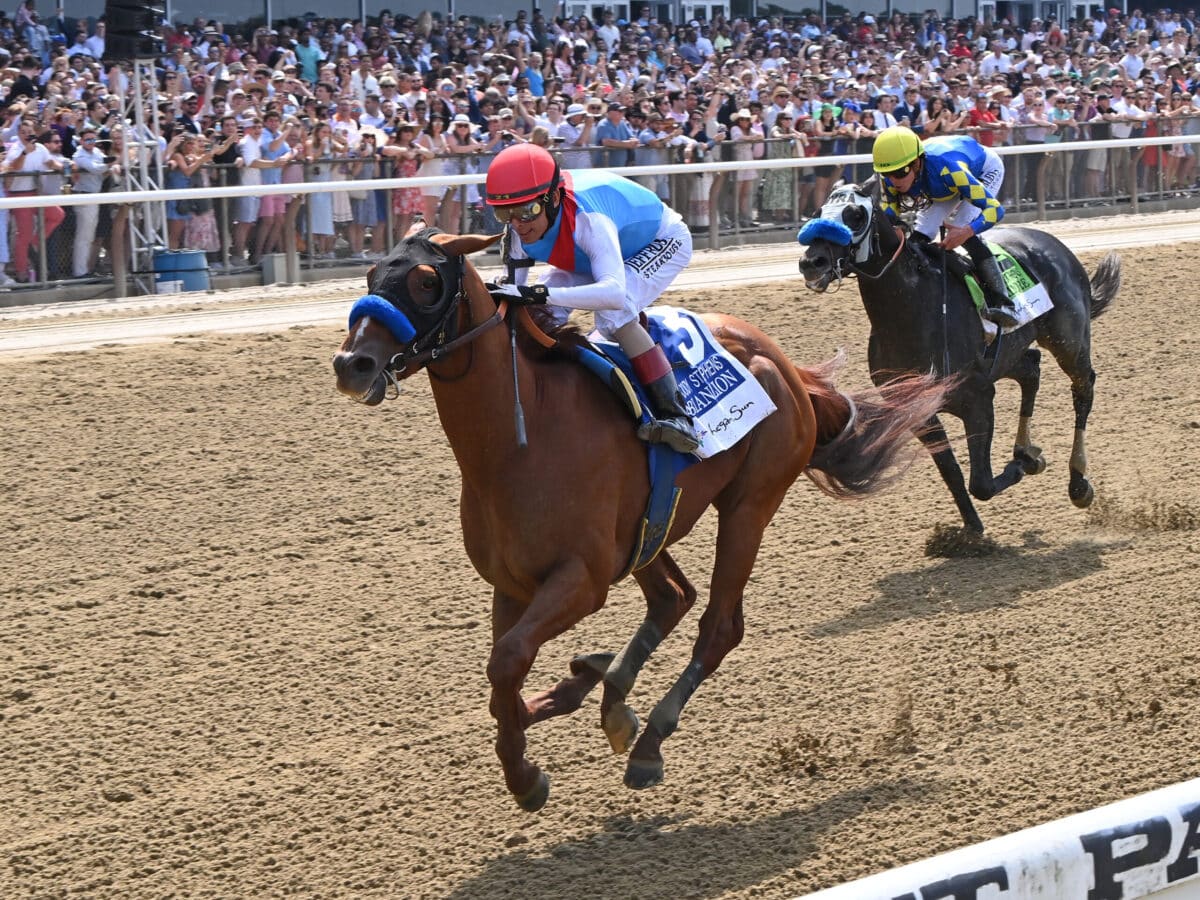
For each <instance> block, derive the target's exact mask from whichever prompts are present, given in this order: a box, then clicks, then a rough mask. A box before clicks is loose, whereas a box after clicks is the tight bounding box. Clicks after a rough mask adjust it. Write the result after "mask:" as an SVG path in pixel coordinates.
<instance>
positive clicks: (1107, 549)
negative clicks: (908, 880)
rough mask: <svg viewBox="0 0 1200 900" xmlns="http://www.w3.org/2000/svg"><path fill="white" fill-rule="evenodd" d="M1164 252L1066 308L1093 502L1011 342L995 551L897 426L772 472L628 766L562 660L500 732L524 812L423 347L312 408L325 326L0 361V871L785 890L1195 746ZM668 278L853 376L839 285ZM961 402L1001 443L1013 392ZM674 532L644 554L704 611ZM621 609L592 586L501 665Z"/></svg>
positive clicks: (1170, 259)
mask: <svg viewBox="0 0 1200 900" xmlns="http://www.w3.org/2000/svg"><path fill="white" fill-rule="evenodd" d="M1197 246H1198V245H1196V244H1191V245H1180V246H1175V247H1162V248H1158V249H1154V250H1137V251H1129V252H1126V253H1125V254H1124V258H1125V286H1124V289H1123V290H1122V292H1121V294H1120V296H1119V297H1118V299H1117V302H1116V304H1115V307H1114V308H1113V309H1112V310H1111V311H1110V312H1109V313H1108V314H1106V315H1105V317H1104V318H1102V319H1101V320H1099V321H1098V322H1097V323H1096V327H1095V338H1094V347H1095V351H1094V355H1095V360H1096V368H1097V370H1098V372H1099V381H1098V392H1097V402H1096V406H1095V410H1094V413H1093V416H1092V420H1091V428H1090V431H1089V435H1090V445H1089V449H1090V462H1091V473H1092V475H1093V477H1094V482H1095V484H1096V489H1097V497H1098V500H1097V505H1096V507H1094V509H1093V511H1092V512H1091V513H1084V512H1081V511H1079V510H1076V509H1075V508H1074V507H1073V506H1072V505H1071V504H1070V503H1069V501H1068V500H1067V471H1066V462H1067V455H1068V452H1069V449H1070V439H1071V430H1072V414H1071V411H1070V407H1071V404H1070V395H1069V391H1068V388H1067V383H1066V379H1065V378H1064V376H1063V375H1062V374H1061V372H1060V371H1059V370H1058V369H1057V368H1056V367H1055V366H1054V364H1053V363H1052V362H1051V361H1050V360H1049V357H1048V356H1047V357H1046V358H1045V362H1044V365H1043V382H1042V392H1041V396H1040V399H1039V405H1038V411H1037V416H1036V419H1035V423H1034V440H1035V442H1037V443H1039V444H1040V445H1041V446H1043V447H1044V448H1045V450H1046V455H1047V458H1048V459H1049V461H1050V467H1049V469H1048V470H1047V471H1046V472H1045V474H1043V475H1040V476H1038V477H1036V478H1029V479H1026V480H1025V481H1024V482H1023V483H1021V484H1019V485H1017V486H1016V487H1015V488H1014V489H1013V490H1012V491H1010V492H1009V493H1008V494H1005V495H1002V496H1001V497H999V498H997V499H996V500H994V501H992V502H990V503H987V504H981V506H980V511H981V514H982V516H983V518H984V521H985V522H986V523H987V525H988V528H989V534H990V535H991V536H992V537H994V538H995V539H996V540H997V541H999V542H1000V544H1001V545H1002V548H1003V552H1001V553H999V554H997V555H994V556H990V557H986V558H980V559H954V560H947V559H930V558H926V557H925V556H924V554H923V547H924V544H925V541H926V539H927V538H928V537H929V536H930V534H931V533H932V531H933V528H934V526H935V525H936V524H937V523H947V524H950V523H956V522H957V517H956V515H955V513H954V509H953V506H952V504H951V501H950V497H949V494H948V493H947V492H946V491H945V489H944V488H943V487H942V485H941V482H940V480H939V479H938V478H937V475H936V472H935V471H934V468H933V466H932V464H931V463H930V462H929V461H928V460H927V459H925V458H921V459H920V460H919V461H918V462H917V464H916V465H915V466H914V468H913V469H912V471H910V472H909V474H908V475H907V477H906V478H905V479H904V480H903V481H902V482H901V483H900V484H899V486H898V487H897V488H896V489H893V490H892V491H891V492H889V493H887V494H885V495H883V496H881V497H878V498H876V499H873V500H871V501H868V502H865V503H861V504H839V503H837V502H835V501H833V500H830V499H828V498H825V497H823V496H822V495H820V494H819V493H818V492H817V491H816V490H815V489H814V488H813V487H812V486H811V485H809V484H808V483H807V481H805V480H801V481H800V482H798V483H797V485H796V487H795V488H794V489H793V490H792V492H791V494H790V495H789V497H788V500H787V502H786V503H785V505H784V507H783V509H782V510H781V511H780V514H779V515H778V516H777V517H776V519H775V522H774V524H773V525H772V527H771V528H770V530H769V531H768V533H767V541H766V543H765V545H764V547H763V550H762V553H761V556H760V559H759V563H758V567H757V569H756V572H755V575H754V578H753V579H752V582H751V585H750V588H749V592H748V596H747V601H746V623H747V626H746V637H745V641H744V642H743V644H742V645H741V646H740V647H739V648H738V649H737V650H736V651H734V653H732V654H731V655H730V657H729V659H728V660H727V661H726V665H725V667H724V668H723V669H722V670H721V671H720V672H718V673H717V674H716V675H715V676H714V677H713V678H711V679H710V680H709V681H708V682H706V683H705V684H704V685H703V686H702V688H701V690H700V691H699V692H698V693H697V694H696V696H695V697H694V698H693V700H692V701H691V703H690V704H689V705H688V707H687V709H686V710H685V712H684V716H683V719H682V722H681V725H680V728H679V731H678V732H677V733H676V734H675V735H674V736H673V737H672V738H671V739H670V740H669V741H668V742H667V744H666V745H665V753H666V763H667V770H666V782H665V783H664V784H663V785H662V786H661V787H658V788H655V789H653V790H650V791H646V792H641V793H634V792H631V791H629V790H627V789H626V788H624V787H623V786H622V784H621V775H622V772H623V769H624V760H623V759H622V758H617V757H613V756H612V755H611V754H610V753H609V752H608V748H607V747H608V745H607V742H606V741H605V739H604V737H603V735H602V734H601V732H600V731H599V728H598V723H597V720H598V706H599V700H598V692H597V693H596V694H594V695H593V696H591V697H589V698H588V701H587V702H586V703H585V705H584V708H583V709H581V710H580V711H579V712H578V713H576V714H575V715H574V716H572V717H570V718H566V719H557V720H553V721H551V722H548V723H545V724H542V725H539V726H536V727H535V728H534V729H532V730H531V732H530V735H529V738H530V742H529V753H530V758H531V759H533V760H535V761H536V762H538V763H540V764H541V765H542V766H543V767H544V768H545V769H546V770H547V772H548V773H549V775H550V777H551V781H552V787H551V794H550V800H549V803H548V804H547V806H546V808H545V809H544V810H543V812H542V813H540V814H538V815H534V816H531V815H528V814H525V813H523V812H521V811H520V810H519V809H518V808H517V807H516V805H515V804H514V803H513V802H512V800H511V799H510V798H509V796H508V794H507V793H506V791H505V790H504V786H503V782H502V780H501V777H500V772H499V766H498V763H497V761H496V759H495V756H494V754H493V751H492V740H493V726H492V721H491V719H490V717H489V715H488V711H487V683H486V678H485V674H484V668H485V664H486V659H487V647H488V643H489V640H488V635H489V631H488V605H489V600H490V592H489V591H488V590H487V588H486V586H485V585H483V584H482V583H481V582H480V581H479V580H478V578H477V576H476V575H475V573H474V572H473V570H472V569H471V568H470V566H469V564H468V563H467V560H466V558H465V555H464V553H463V550H462V546H461V542H460V536H459V531H458V516H457V509H456V506H457V495H458V473H457V470H456V468H455V465H454V462H453V459H452V457H451V455H450V453H449V451H448V447H447V444H446V441H445V439H444V437H443V435H442V433H441V431H440V429H439V427H438V424H437V420H436V417H435V414H434V412H433V407H432V402H431V398H430V393H429V388H428V383H427V381H426V378H425V376H423V375H422V376H419V377H417V378H415V379H413V380H412V381H411V383H410V386H409V387H408V388H407V390H406V393H405V395H404V396H403V398H402V399H401V400H399V401H398V402H395V403H389V404H385V405H384V406H383V407H381V408H378V409H375V410H369V409H366V408H363V407H360V406H357V405H355V404H353V403H351V402H349V401H347V400H346V399H345V398H343V397H341V396H340V395H338V394H336V393H335V391H334V385H333V377H332V372H331V370H330V366H329V359H330V356H331V354H332V353H333V351H334V349H335V348H336V346H337V344H338V343H339V342H340V340H341V336H342V335H341V333H340V331H339V330H338V329H336V328H332V327H330V328H300V329H294V330H292V331H288V332H284V333H271V334H261V335H197V336H193V337H189V338H186V339H180V340H176V341H174V342H172V343H163V344H154V345H145V346H132V347H126V346H121V347H101V348H99V349H96V350H92V351H89V352H86V353H82V354H63V355H45V356H41V357H29V356H25V357H19V358H5V359H3V360H0V379H2V381H3V384H4V386H5V388H4V391H3V393H2V394H0V417H2V421H3V422H4V430H5V437H6V440H5V442H4V452H3V455H2V457H0V466H2V473H0V483H2V484H3V494H2V499H0V527H2V528H3V535H4V538H3V542H4V546H3V553H2V554H0V598H2V603H0V807H2V808H3V810H4V812H3V814H2V815H0V896H4V897H16V896H26V895H29V896H57V895H60V894H68V893H73V894H80V895H83V896H88V897H122V898H124V897H165V896H220V897H258V896H278V895H284V894H292V895H301V896H312V897H321V898H329V897H338V896H353V897H361V896H380V897H403V898H410V897H411V898H420V897H439V898H440V897H452V898H459V900H465V898H495V897H513V898H562V897H571V896H587V897H594V898H649V897H663V898H668V897H669V898H681V897H702V898H725V897H769V898H782V897H789V896H794V895H796V894H799V893H802V892H806V891H808V890H813V889H817V888H820V887H825V886H829V885H832V884H835V883H839V882H841V881H845V880H848V879H851V878H854V877H858V876H861V875H866V874H869V873H871V872H874V871H877V870H880V869H884V868H888V867H891V866H894V865H898V864H900V863H904V862H907V861H911V860H914V859H919V858H922V857H925V856H928V855H931V854H933V853H936V852H940V851H943V850H947V849H950V848H953V847H957V846H961V845H964V844H968V843H973V842H976V841H980V840H983V839H986V838H989V837H993V836H996V835H999V834H1002V833H1005V832H1009V831H1013V830H1016V829H1018V828H1022V827H1025V826H1028V825H1032V824H1035V823H1038V822H1044V821H1047V820H1050V819H1053V818H1057V817H1060V816H1063V815H1066V814H1069V813H1072V812H1076V811H1079V810H1082V809H1087V808H1091V807H1094V806H1098V805H1100V804H1103V803H1106V802H1109V801H1113V800H1117V799H1120V798H1123V797H1126V796H1130V795H1132V794H1135V793H1139V792H1141V791H1145V790H1149V789H1152V788H1155V787H1159V786H1162V785H1166V784H1170V783H1173V782H1176V781H1180V780H1183V779H1185V778H1191V777H1195V776H1197V775H1200V755H1198V754H1197V753H1196V743H1195V741H1196V735H1197V734H1198V733H1200V681H1198V678H1200V666H1198V665H1197V664H1198V662H1200V643H1198V642H1197V638H1196V621H1197V618H1198V614H1200V599H1198V595H1200V590H1198V589H1197V583H1196V572H1197V569H1198V564H1200V532H1198V531H1197V530H1196V527H1197V524H1198V516H1200V479H1198V475H1200V446H1198V444H1200V400H1198V399H1197V396H1198V395H1197V390H1196V386H1195V365H1196V358H1197V354H1198V353H1200V330H1198V328H1197V325H1196V315H1197V307H1196V299H1195V285H1196V283H1197V280H1198V279H1200V264H1198V263H1197V262H1196V255H1197ZM1096 259H1097V254H1087V255H1086V257H1085V262H1086V263H1087V264H1088V267H1089V270H1090V269H1091V268H1092V267H1093V266H1094V265H1095V262H1096ZM309 290H313V289H311V288H310V289H309ZM672 299H673V300H674V301H675V302H683V303H684V305H688V306H690V307H692V308H695V309H699V310H706V309H718V308H719V309H725V310H730V311H735V312H737V313H738V314H740V315H742V316H743V317H744V318H747V319H749V320H751V321H753V322H755V323H757V324H760V325H762V326H763V327H764V328H765V329H766V330H767V331H768V332H770V333H771V334H773V335H775V336H776V337H778V338H779V339H780V341H781V343H782V344H783V346H784V347H785V348H786V349H787V350H788V351H789V352H790V354H791V356H792V358H793V359H795V360H797V361H799V362H802V363H805V362H806V363H813V362H817V361H819V360H821V359H824V358H827V357H828V356H830V355H832V353H833V352H834V351H835V349H836V348H837V347H838V346H845V347H846V348H847V350H848V351H849V354H850V363H849V366H848V367H847V369H846V371H845V372H844V374H843V378H842V383H843V384H846V385H852V386H862V385H863V384H865V383H866V381H867V379H866V374H865V358H866V336H867V331H866V318H865V315H864V313H863V312H862V308H861V306H860V304H859V302H858V297H857V291H856V290H855V289H854V288H853V286H852V285H851V286H849V288H848V289H847V290H844V291H843V292H842V293H840V294H835V295H826V296H817V295H813V294H809V293H808V292H806V291H805V290H804V289H803V286H802V285H801V284H800V282H799V280H798V279H797V280H794V281H790V282H786V283H778V284H773V285H769V286H765V287H754V288H747V289H742V290H739V291H737V292H736V293H732V294H731V293H729V292H725V293H723V292H721V291H712V292H711V293H704V294H697V295H695V296H684V297H676V298H672ZM348 304H349V300H347V305H348ZM997 408H998V410H999V414H998V425H997V442H996V443H997V453H998V454H1002V455H1006V453H1007V448H1008V447H1009V446H1010V444H1011V439H1012V433H1013V429H1014V427H1015V424H1016V408H1017V392H1016V388H1015V386H1014V385H1012V384H1011V383H1005V384H1004V385H1003V386H1002V387H1001V391H1000V396H999V398H998V401H997ZM959 449H960V451H961V449H962V448H961V442H960V445H959ZM960 455H962V454H961V453H960ZM580 477H581V478H586V477H595V473H589V472H581V473H580ZM712 524H713V523H712V522H711V521H710V520H708V519H706V520H705V521H703V522H702V523H701V525H700V527H699V528H698V529H697V530H696V532H695V533H693V535H692V536H691V537H690V538H688V539H687V540H686V541H685V542H684V543H683V544H682V545H679V546H678V547H677V548H676V558H677V559H678V560H679V561H680V563H681V565H682V567H683V568H684V570H685V571H686V572H688V573H689V574H690V575H691V577H692V579H693V580H694V581H695V582H696V583H697V585H698V586H701V590H702V599H701V602H703V585H704V584H705V583H706V581H707V566H708V562H709V560H710V557H711V545H712ZM698 612H699V610H698V609H697V610H696V611H693V613H692V614H691V615H690V616H689V617H688V618H687V619H686V620H685V621H684V623H683V625H682V626H681V627H680V629H679V630H678V631H677V632H676V633H675V634H674V635H673V636H672V637H671V638H670V639H669V640H668V641H667V642H666V643H665V644H664V645H663V646H662V648H661V649H660V650H659V652H658V653H657V654H656V656H654V657H653V658H652V659H651V661H650V663H649V664H648V666H647V668H646V670H645V672H644V674H643V676H642V678H641V680H640V681H639V683H638V685H637V688H636V691H635V693H634V695H633V696H632V698H631V702H632V703H633V705H634V706H635V708H636V709H637V710H638V711H639V713H641V715H642V716H643V718H644V717H645V715H646V714H647V713H648V711H649V709H650V708H651V707H652V705H653V703H654V702H655V701H656V700H657V699H658V698H659V697H660V696H661V695H662V693H663V692H664V691H665V690H666V688H667V686H668V685H669V684H670V683H671V681H672V680H674V678H675V677H676V676H677V674H678V673H679V671H680V670H681V669H682V668H683V666H684V665H685V664H686V662H687V659H688V655H689V649H690V644H691V641H692V639H693V637H694V635H695V627H696V625H695V623H696V620H697V616H698ZM641 616H642V604H641V602H640V597H639V595H637V593H636V586H634V585H633V584H632V582H626V583H624V584H622V585H620V586H618V587H617V588H615V589H614V590H613V591H612V594H611V596H610V599H609V603H608V606H607V607H606V608H605V609H604V610H602V611H601V612H600V613H598V614H596V615H594V616H592V617H591V618H590V619H587V620H585V621H584V623H583V624H582V625H581V626H579V627H578V628H576V629H575V630H574V631H573V632H570V633H569V634H567V635H565V636H564V637H562V638H560V639H559V640H558V641H556V642H554V643H552V644H550V645H549V647H547V648H546V649H545V650H544V651H543V653H542V655H541V656H540V657H539V659H538V661H537V664H536V666H535V669H534V673H533V676H532V677H531V679H530V681H529V687H530V688H531V689H534V690H536V689H540V688H541V687H544V686H548V685H549V684H550V683H552V682H553V681H554V680H556V679H557V678H559V677H561V676H562V675H563V674H564V673H565V671H566V663H567V661H568V660H569V659H570V658H571V656H572V655H574V654H575V653H578V652H590V651H596V650H602V649H608V650H616V649H619V648H620V647H621V646H623V645H624V643H625V642H626V640H627V639H628V638H629V637H630V635H631V634H632V633H633V631H634V629H635V628H636V626H637V624H638V623H639V622H640V620H641Z"/></svg>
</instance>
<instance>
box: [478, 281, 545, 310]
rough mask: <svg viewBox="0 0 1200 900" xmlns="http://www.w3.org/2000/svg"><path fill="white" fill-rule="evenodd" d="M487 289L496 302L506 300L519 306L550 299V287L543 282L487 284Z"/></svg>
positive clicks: (540, 302)
mask: <svg viewBox="0 0 1200 900" xmlns="http://www.w3.org/2000/svg"><path fill="white" fill-rule="evenodd" d="M487 289H488V293H489V294H491V295H492V299H493V300H495V301H496V302H497V303H499V302H500V301H501V300H507V301H508V302H509V303H516V304H518V305H520V306H532V305H535V304H542V303H545V302H546V301H547V300H549V299H550V289H549V288H548V287H546V286H545V285H544V284H489V285H488V286H487Z"/></svg>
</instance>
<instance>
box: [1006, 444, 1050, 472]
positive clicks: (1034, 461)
mask: <svg viewBox="0 0 1200 900" xmlns="http://www.w3.org/2000/svg"><path fill="white" fill-rule="evenodd" d="M1013 458H1014V459H1015V460H1017V462H1019V463H1020V464H1021V468H1022V469H1024V470H1025V474H1026V475H1041V474H1042V473H1043V472H1045V471H1046V457H1045V456H1043V455H1042V448H1041V447H1035V446H1033V444H1030V445H1029V446H1027V447H1017V448H1015V449H1014V450H1013Z"/></svg>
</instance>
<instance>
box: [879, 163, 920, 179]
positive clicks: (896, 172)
mask: <svg viewBox="0 0 1200 900" xmlns="http://www.w3.org/2000/svg"><path fill="white" fill-rule="evenodd" d="M916 165H917V164H916V162H910V163H909V164H908V165H907V166H902V167H901V168H899V169H892V171H890V172H884V173H883V177H884V178H886V179H888V180H889V181H897V180H899V179H901V178H903V177H904V176H905V175H907V174H908V173H909V172H911V171H912V170H913V169H914V168H915V167H916Z"/></svg>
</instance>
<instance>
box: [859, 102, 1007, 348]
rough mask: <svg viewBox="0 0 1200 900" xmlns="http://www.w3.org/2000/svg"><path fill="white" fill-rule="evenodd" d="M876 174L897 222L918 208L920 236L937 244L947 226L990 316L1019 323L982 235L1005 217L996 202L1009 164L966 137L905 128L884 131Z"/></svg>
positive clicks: (945, 242) (947, 243)
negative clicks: (919, 132)
mask: <svg viewBox="0 0 1200 900" xmlns="http://www.w3.org/2000/svg"><path fill="white" fill-rule="evenodd" d="M872 158H873V160H874V163H875V171H876V172H878V173H879V175H880V177H881V179H882V181H883V191H882V195H883V206H884V209H886V210H887V212H888V214H889V215H890V216H891V217H892V218H896V217H897V215H898V214H899V213H900V212H901V211H902V210H905V209H916V210H917V211H918V212H917V220H916V222H915V223H914V225H913V230H914V232H916V233H918V234H921V235H924V236H925V237H926V238H928V239H930V240H933V239H934V238H936V237H937V234H938V229H939V228H941V227H942V225H943V224H944V225H945V227H946V236H945V238H943V239H942V246H943V247H944V248H945V249H947V250H953V249H954V248H955V247H959V246H961V247H963V248H964V249H965V250H966V251H967V253H968V254H970V256H971V261H972V262H973V263H974V264H975V272H976V274H977V275H978V277H979V281H980V283H981V284H982V285H983V289H984V292H985V294H986V295H987V297H988V301H989V303H988V307H987V308H986V309H985V310H984V315H985V316H986V317H987V318H988V319H990V320H991V321H993V322H995V323H996V324H997V325H1002V326H1005V327H1012V326H1015V325H1016V324H1017V319H1016V317H1015V316H1014V315H1013V311H1012V301H1011V300H1010V299H1009V297H1008V291H1007V290H1006V289H1005V287H1004V278H1003V276H1002V275H1001V274H1000V267H999V265H997V263H996V259H995V257H994V256H992V254H991V251H989V250H988V248H987V245H986V244H984V242H983V240H982V239H981V238H980V237H979V235H980V234H981V233H982V232H984V231H987V229H989V228H991V227H992V226H993V225H995V224H996V223H997V222H999V221H1000V220H1001V219H1002V218H1004V207H1003V206H1002V205H1001V204H1000V201H999V200H998V199H996V195H997V194H998V193H999V192H1000V183H1001V182H1002V181H1004V162H1003V161H1002V160H1001V159H1000V157H999V156H998V155H996V153H995V152H994V151H992V150H991V149H990V148H988V147H984V146H983V145H982V144H980V143H979V142H978V141H976V140H975V139H974V138H972V137H967V136H966V135H942V136H938V137H934V138H930V139H929V140H927V141H924V142H922V140H921V139H920V138H919V137H917V135H916V134H914V133H913V132H912V131H911V130H910V129H908V128H906V127H904V126H903V125H895V126H893V127H891V128H886V129H884V130H883V131H882V132H880V134H879V137H877V138H876V139H875V146H874V148H873V149H872Z"/></svg>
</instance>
